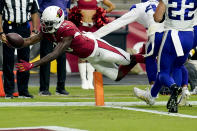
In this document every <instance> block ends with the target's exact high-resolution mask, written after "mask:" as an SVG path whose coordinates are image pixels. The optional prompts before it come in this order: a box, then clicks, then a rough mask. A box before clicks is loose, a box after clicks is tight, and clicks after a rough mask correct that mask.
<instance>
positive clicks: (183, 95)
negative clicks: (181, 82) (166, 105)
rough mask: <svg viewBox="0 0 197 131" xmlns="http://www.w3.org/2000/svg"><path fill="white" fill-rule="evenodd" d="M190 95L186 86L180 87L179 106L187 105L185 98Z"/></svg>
mask: <svg viewBox="0 0 197 131" xmlns="http://www.w3.org/2000/svg"><path fill="white" fill-rule="evenodd" d="M190 95H191V94H190V92H189V90H188V88H187V87H183V88H182V93H181V97H180V98H179V100H178V103H179V105H180V106H186V105H189V104H188V101H187V100H188V99H189V97H190Z"/></svg>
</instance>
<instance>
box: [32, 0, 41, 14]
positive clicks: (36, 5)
mask: <svg viewBox="0 0 197 131" xmlns="http://www.w3.org/2000/svg"><path fill="white" fill-rule="evenodd" d="M39 8H40V7H39V5H38V1H37V0H34V1H33V5H32V8H31V14H34V13H36V12H38V10H39Z"/></svg>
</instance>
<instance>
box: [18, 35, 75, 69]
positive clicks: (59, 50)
mask: <svg viewBox="0 0 197 131" xmlns="http://www.w3.org/2000/svg"><path fill="white" fill-rule="evenodd" d="M71 42H72V36H69V37H65V38H63V40H62V41H61V42H59V43H58V45H57V46H56V47H55V49H54V50H53V52H51V53H49V54H48V55H46V56H45V57H43V58H42V59H40V60H38V61H35V62H33V63H29V62H26V61H23V60H22V61H21V62H22V63H16V68H17V69H18V70H19V72H23V71H28V70H30V69H32V68H34V67H37V66H40V65H43V64H46V63H48V62H50V61H52V60H54V59H56V58H58V56H60V55H61V54H63V53H65V51H66V49H67V48H68V47H69V46H70V44H71Z"/></svg>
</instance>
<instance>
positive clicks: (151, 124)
mask: <svg viewBox="0 0 197 131" xmlns="http://www.w3.org/2000/svg"><path fill="white" fill-rule="evenodd" d="M133 87H134V86H105V87H104V94H105V101H106V102H131V101H140V100H138V99H136V98H135V97H134V95H133V92H132V89H133ZM138 87H140V88H142V89H144V88H145V87H146V86H138ZM29 90H30V93H31V94H33V95H34V96H35V98H34V99H19V98H15V99H0V102H94V91H93V90H82V89H80V88H79V87H71V88H68V91H69V92H70V95H69V96H56V95H54V94H55V92H54V91H55V87H50V91H51V92H52V94H53V95H52V96H39V95H37V94H38V87H30V88H29ZM168 98H169V96H161V95H160V96H159V98H158V99H157V101H167V100H168ZM190 100H193V101H195V100H197V96H195V95H193V96H192V97H191V99H190ZM132 107H135V108H141V109H147V110H157V111H165V112H166V111H167V109H166V107H165V106H158V105H155V106H151V107H150V106H146V105H141V106H132ZM179 112H180V113H182V114H189V115H195V116H197V106H192V107H179ZM0 116H1V118H0V119H1V122H0V127H1V128H8V127H9V128H10V127H29V126H63V127H70V128H78V129H85V130H90V131H131V130H133V131H150V130H153V131H166V130H168V131H185V130H188V131H196V126H195V124H196V122H197V119H191V118H180V117H172V116H163V115H158V114H151V113H145V112H137V111H129V110H122V109H113V108H105V107H96V106H56V107H0Z"/></svg>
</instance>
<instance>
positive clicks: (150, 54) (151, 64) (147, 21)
mask: <svg viewBox="0 0 197 131" xmlns="http://www.w3.org/2000/svg"><path fill="white" fill-rule="evenodd" d="M142 2H144V3H139V4H135V5H132V7H131V8H130V11H129V12H128V13H126V14H124V15H123V16H121V17H120V18H118V19H116V20H114V21H112V22H111V23H109V24H107V25H105V26H103V27H102V28H100V29H99V30H98V31H96V32H94V33H93V34H94V35H95V36H96V37H98V38H100V37H103V36H105V35H107V34H109V33H111V32H113V31H115V30H117V29H119V28H121V27H123V26H125V25H127V24H129V23H132V22H134V21H136V22H138V23H140V24H142V25H143V26H144V27H145V28H147V34H148V42H147V43H146V51H145V52H146V54H145V63H146V71H147V76H148V80H149V83H150V85H153V84H154V82H155V81H156V74H157V63H156V57H157V55H158V52H159V48H160V45H161V41H162V37H163V31H164V25H163V23H156V22H155V21H154V18H153V14H154V12H155V10H156V7H157V5H158V1H157V0H149V1H146V0H145V1H142ZM134 56H135V55H134ZM139 56H140V55H138V57H139ZM142 59H143V57H141V61H142ZM141 61H140V62H139V61H136V62H139V63H141ZM136 64H137V63H136ZM182 71H183V72H185V71H186V69H185V68H184V66H182ZM174 77H176V73H175V74H174ZM183 77H185V78H183V81H182V82H183V83H181V84H182V85H184V87H183V92H182V98H184V99H181V102H182V104H183V105H184V103H185V102H186V99H187V98H188V96H189V95H190V93H189V91H188V88H187V84H188V82H187V80H188V78H187V75H184V76H183ZM181 84H180V86H181ZM158 86H160V85H158ZM159 89H160V88H157V86H154V88H151V92H150V91H149V90H147V91H143V90H140V89H138V88H134V93H135V94H136V95H137V96H138V97H139V98H141V99H142V100H144V101H146V102H147V103H148V104H150V105H153V104H154V102H155V101H154V99H155V98H156V96H157V94H158V90H159ZM146 97H147V98H146ZM144 98H145V99H144Z"/></svg>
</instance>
